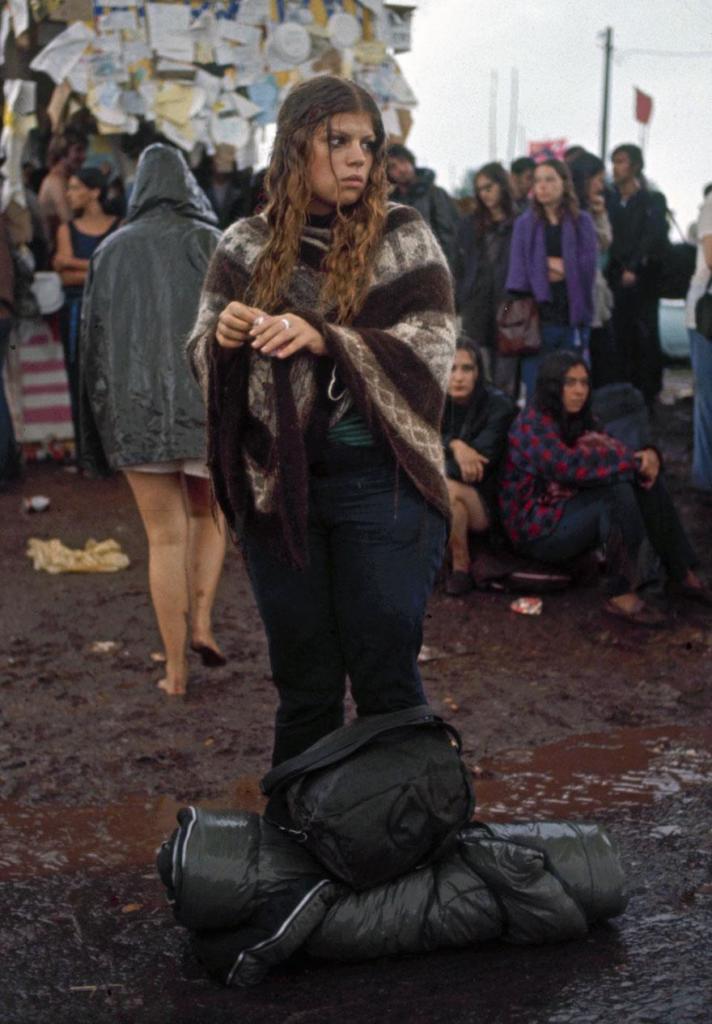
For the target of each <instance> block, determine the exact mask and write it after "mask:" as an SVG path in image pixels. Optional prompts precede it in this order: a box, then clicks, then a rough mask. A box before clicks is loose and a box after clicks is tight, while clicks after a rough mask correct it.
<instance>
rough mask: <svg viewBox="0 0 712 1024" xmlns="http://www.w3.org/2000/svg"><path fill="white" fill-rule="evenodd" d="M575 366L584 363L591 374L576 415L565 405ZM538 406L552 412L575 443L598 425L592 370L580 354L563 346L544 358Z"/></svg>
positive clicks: (568, 441)
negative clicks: (568, 379)
mask: <svg viewBox="0 0 712 1024" xmlns="http://www.w3.org/2000/svg"><path fill="white" fill-rule="evenodd" d="M575 366H582V367H583V368H584V370H585V371H586V373H587V374H588V379H589V389H588V396H587V398H586V401H585V402H584V404H583V406H582V408H581V411H580V412H577V413H576V414H575V415H573V416H572V415H571V414H570V413H568V412H566V410H565V409H564V379H565V377H566V375H567V373H568V372H569V371H570V370H573V368H574V367H575ZM534 408H535V409H538V410H539V412H545V413H548V414H549V416H551V418H552V419H553V420H554V422H555V423H556V424H557V426H558V428H559V430H560V432H561V438H562V440H563V441H564V444H567V445H571V446H573V445H574V444H576V442H577V441H578V439H579V438H580V437H581V435H582V434H585V433H586V431H587V430H593V429H595V427H596V421H595V418H594V415H593V411H592V409H591V373H590V371H589V368H588V367H587V366H586V364H585V363H584V361H583V359H582V358H581V356H580V355H578V354H577V353H576V352H572V351H571V350H570V349H562V350H560V351H558V352H551V353H550V354H549V355H548V356H545V357H544V358H543V359H542V361H541V364H540V366H539V372H538V373H537V378H536V387H535V390H534Z"/></svg>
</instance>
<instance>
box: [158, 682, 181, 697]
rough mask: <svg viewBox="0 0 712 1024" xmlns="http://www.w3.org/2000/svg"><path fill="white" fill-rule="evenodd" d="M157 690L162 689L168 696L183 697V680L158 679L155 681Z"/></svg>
mask: <svg viewBox="0 0 712 1024" xmlns="http://www.w3.org/2000/svg"><path fill="white" fill-rule="evenodd" d="M156 686H157V687H158V689H159V690H163V691H164V693H167V694H168V695H169V696H170V697H184V696H185V690H186V685H185V681H184V680H173V679H168V678H166V679H159V681H158V682H157V683H156Z"/></svg>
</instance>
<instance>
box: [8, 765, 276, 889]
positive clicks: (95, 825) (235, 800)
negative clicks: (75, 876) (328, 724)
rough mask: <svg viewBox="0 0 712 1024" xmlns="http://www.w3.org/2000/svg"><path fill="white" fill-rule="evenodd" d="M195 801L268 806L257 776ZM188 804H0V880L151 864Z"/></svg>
mask: <svg viewBox="0 0 712 1024" xmlns="http://www.w3.org/2000/svg"><path fill="white" fill-rule="evenodd" d="M196 802H198V803H199V804H200V806H201V807H206V808H210V809H212V810H222V809H224V808H227V807H239V808H240V809H241V810H245V811H256V812H258V813H259V812H261V811H262V810H263V809H264V805H265V799H264V797H263V796H262V794H261V792H260V786H259V779H258V777H257V776H244V777H243V778H241V779H238V780H237V782H235V783H234V784H233V785H232V786H231V787H230V788H229V789H228V790H226V792H225V794H224V795H223V796H221V797H219V798H216V799H214V800H200V801H196ZM188 803H190V801H187V800H181V801H177V800H175V799H174V798H173V797H168V796H165V797H158V798H157V799H156V798H152V797H147V796H145V795H144V796H140V795H137V796H131V797H127V798H126V799H125V800H123V801H121V802H120V803H116V804H110V805H109V806H108V807H56V806H51V807H42V806H28V805H21V804H16V803H10V802H0V834H1V835H2V836H3V841H2V844H0V881H9V880H12V879H21V878H30V877H34V876H36V875H47V874H67V873H70V872H74V871H84V870H87V869H90V868H92V869H98V870H100V871H101V870H103V869H105V870H106V871H111V870H115V869H123V868H127V867H136V866H151V865H152V864H153V862H154V858H155V855H156V849H157V847H158V846H159V845H160V844H161V843H162V842H163V840H164V839H166V838H167V837H168V836H169V835H170V833H171V832H172V831H173V829H174V828H175V827H176V813H177V812H178V810H179V809H180V808H181V807H185V806H186V804H188Z"/></svg>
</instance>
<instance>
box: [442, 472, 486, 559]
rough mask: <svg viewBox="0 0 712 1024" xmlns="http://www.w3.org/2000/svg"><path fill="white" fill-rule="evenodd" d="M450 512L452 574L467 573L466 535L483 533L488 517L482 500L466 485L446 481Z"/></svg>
mask: <svg viewBox="0 0 712 1024" xmlns="http://www.w3.org/2000/svg"><path fill="white" fill-rule="evenodd" d="M446 482H447V490H448V495H449V496H450V508H451V510H452V530H451V532H450V539H449V541H448V544H449V548H450V554H451V557H452V568H453V572H467V571H468V569H469V566H470V549H469V545H468V542H467V534H468V533H469V532H470V531H471V532H472V533H483V532H484V531H485V530H486V529H487V528H488V526H489V516H488V514H487V509H486V508H485V505H484V502H483V501H482V498H481V497H480V495H479V494H478V493H477V491H476V490H475V489H474V487H470V486H469V485H468V484H463V483H460V481H459V480H447V481H446Z"/></svg>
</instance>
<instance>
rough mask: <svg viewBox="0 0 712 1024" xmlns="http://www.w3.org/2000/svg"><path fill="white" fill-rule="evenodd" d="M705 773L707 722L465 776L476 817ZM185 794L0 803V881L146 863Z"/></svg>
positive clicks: (575, 814)
mask: <svg viewBox="0 0 712 1024" xmlns="http://www.w3.org/2000/svg"><path fill="white" fill-rule="evenodd" d="M711 776H712V729H694V728H687V727H684V726H680V727H676V726H675V727H669V728H665V729H659V728H658V729H620V730H618V731H616V732H610V733H589V734H585V735H580V736H572V737H569V738H568V739H565V740H562V741H560V742H558V743H551V744H548V745H546V746H543V747H538V748H535V749H523V750H511V751H508V752H504V753H500V754H498V755H497V756H496V757H491V758H485V759H483V760H482V761H481V762H480V763H479V765H478V766H477V770H476V772H475V780H474V783H475V791H476V794H477V817H478V818H480V819H482V820H487V819H490V820H495V819H496V820H503V819H509V820H512V819H519V820H521V819H522V818H530V819H539V820H542V819H546V818H579V819H581V818H589V819H590V818H593V817H595V815H596V813H597V812H600V811H602V810H611V809H612V808H619V807H620V808H624V807H631V806H635V805H638V804H648V803H652V802H654V801H655V800H657V799H660V798H662V797H664V796H669V795H671V794H675V793H679V792H680V791H682V790H683V789H685V788H690V787H694V786H699V785H703V784H705V783H709V781H710V777H711ZM185 803H186V801H176V800H175V799H173V798H172V797H160V798H158V799H153V798H150V797H146V796H134V797H130V798H128V797H127V798H126V799H125V800H123V801H121V802H120V803H116V804H111V805H109V806H108V807H56V806H52V807H41V806H27V805H21V804H16V803H0V833H2V835H3V842H2V844H1V845H0V880H5V881H9V880H12V879H22V878H30V877H35V876H38V875H48V874H68V873H71V872H75V871H87V870H95V871H98V872H100V873H106V872H110V871H114V870H118V869H124V868H129V867H141V866H143V867H147V868H149V869H150V868H152V864H153V860H154V856H155V852H156V848H157V846H158V845H159V844H160V843H161V842H162V841H163V839H164V838H166V837H167V836H168V835H169V834H170V833H171V832H172V830H173V829H174V828H175V824H176V820H175V819H176V812H177V811H178V809H179V808H180V807H182V806H185ZM199 803H200V806H201V807H207V808H211V809H214V810H219V809H222V808H227V807H230V808H240V809H241V810H247V811H256V812H260V811H262V810H263V808H264V798H263V797H262V795H261V793H260V789H259V781H258V779H257V777H256V776H244V777H243V778H241V779H239V780H237V782H235V783H234V784H233V785H232V786H231V787H230V788H229V789H228V790H226V792H225V793H224V794H223V795H222V796H221V797H220V798H217V799H214V800H201V801H199Z"/></svg>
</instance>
